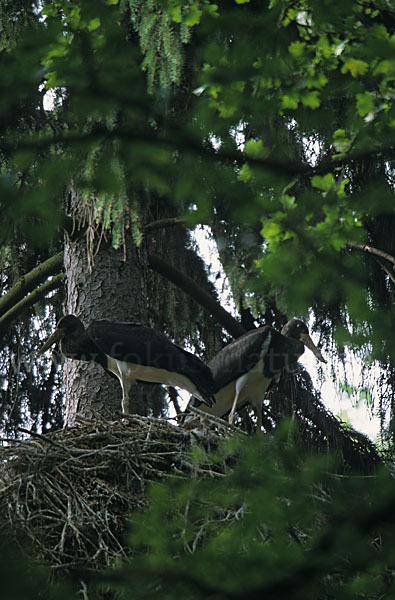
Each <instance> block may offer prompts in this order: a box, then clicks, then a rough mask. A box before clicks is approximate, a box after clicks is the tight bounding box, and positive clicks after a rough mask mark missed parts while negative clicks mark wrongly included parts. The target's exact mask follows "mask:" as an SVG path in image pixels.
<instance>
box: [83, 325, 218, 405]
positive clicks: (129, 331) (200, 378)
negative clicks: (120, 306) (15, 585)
mask: <svg viewBox="0 0 395 600" xmlns="http://www.w3.org/2000/svg"><path fill="white" fill-rule="evenodd" d="M86 332H87V335H88V336H89V337H90V338H91V339H92V340H93V341H94V342H95V344H96V345H97V346H98V348H100V350H101V351H102V352H104V353H105V354H107V355H109V356H111V357H112V358H115V359H117V360H122V361H126V362H130V363H133V364H138V365H144V366H150V367H153V368H157V369H165V370H166V371H170V372H174V373H180V374H182V375H185V376H186V377H188V378H189V379H190V380H191V381H192V382H193V383H194V384H195V385H196V387H197V389H198V390H199V392H200V393H201V394H202V396H203V397H204V398H207V399H208V400H209V399H210V398H211V397H212V396H213V393H214V380H213V377H212V374H211V371H210V369H209V368H208V367H207V366H206V365H205V364H204V363H203V362H202V361H201V360H200V359H199V358H198V357H197V356H195V355H194V354H191V353H190V352H187V351H186V350H183V349H182V348H180V347H179V346H177V345H176V344H173V342H171V341H170V340H169V339H168V338H167V337H166V336H165V335H164V334H163V333H161V332H160V331H157V330H156V329H152V328H151V327H146V326H145V325H141V324H140V323H124V322H122V321H110V320H107V319H100V320H98V321H93V322H92V323H91V324H90V325H89V326H88V328H87V330H86ZM210 403H211V402H210Z"/></svg>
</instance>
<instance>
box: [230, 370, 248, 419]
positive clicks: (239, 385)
mask: <svg viewBox="0 0 395 600" xmlns="http://www.w3.org/2000/svg"><path fill="white" fill-rule="evenodd" d="M246 381H247V378H246V376H245V375H242V376H241V377H239V378H238V379H237V380H236V383H235V397H234V400H233V404H232V408H231V411H230V413H229V417H228V423H229V425H233V421H234V420H235V413H236V409H237V404H238V401H239V397H240V394H241V390H242V389H243V387H244V385H245V383H246Z"/></svg>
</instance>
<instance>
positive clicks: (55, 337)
mask: <svg viewBox="0 0 395 600" xmlns="http://www.w3.org/2000/svg"><path fill="white" fill-rule="evenodd" d="M64 334H65V332H64V330H63V329H55V331H54V332H53V334H52V335H50V336H49V338H48V339H47V341H46V342H45V343H44V344H43V345H42V346H41V348H40V350H39V351H38V352H37V356H41V354H44V352H45V351H46V350H48V348H50V347H51V346H52V345H53V344H55V343H56V342H59V340H61V339H62V338H63V337H64Z"/></svg>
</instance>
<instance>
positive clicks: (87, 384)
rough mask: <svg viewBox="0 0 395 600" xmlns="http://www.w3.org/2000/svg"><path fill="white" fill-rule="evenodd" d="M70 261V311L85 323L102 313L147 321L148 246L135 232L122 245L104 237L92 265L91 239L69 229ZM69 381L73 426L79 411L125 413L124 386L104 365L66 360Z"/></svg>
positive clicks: (135, 393)
mask: <svg viewBox="0 0 395 600" xmlns="http://www.w3.org/2000/svg"><path fill="white" fill-rule="evenodd" d="M125 259H126V260H125ZM64 265H65V273H66V284H67V285H66V289H67V296H66V307H65V313H67V314H75V315H77V316H78V317H80V318H81V320H82V321H83V323H84V324H85V325H88V324H89V323H90V322H91V321H92V320H94V319H101V318H109V319H119V320H122V321H138V322H141V323H146V322H147V288H146V271H147V256H146V252H145V248H144V246H142V247H140V248H136V246H135V245H134V243H133V240H132V239H131V236H127V237H126V239H125V249H121V250H114V248H112V246H111V243H110V241H105V240H102V242H101V245H100V248H99V252H98V253H97V254H96V256H95V259H94V265H93V268H92V269H91V270H89V269H88V256H87V248H86V242H85V239H84V238H83V237H80V236H77V237H74V238H73V239H72V238H71V237H69V236H68V235H67V234H66V240H65V252H64ZM64 382H65V383H64V387H65V396H64V397H65V422H66V424H67V425H72V424H73V423H74V421H75V416H76V413H79V414H80V415H83V416H86V417H90V416H92V415H94V414H95V413H99V414H100V415H102V416H104V417H105V418H113V417H114V415H116V414H119V413H120V411H121V397H122V393H121V386H120V384H119V382H118V381H117V380H116V379H113V378H112V377H110V376H109V375H108V374H107V373H106V372H105V371H104V370H103V369H102V368H101V367H100V366H99V365H97V364H94V363H86V362H82V361H78V360H69V359H65V364H64ZM143 393H144V391H143V387H142V386H141V385H134V386H133V388H132V391H131V406H132V412H136V413H139V414H145V406H144V400H143Z"/></svg>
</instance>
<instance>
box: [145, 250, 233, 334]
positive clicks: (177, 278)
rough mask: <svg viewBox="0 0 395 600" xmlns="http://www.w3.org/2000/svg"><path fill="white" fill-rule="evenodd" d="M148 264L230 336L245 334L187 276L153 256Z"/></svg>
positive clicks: (213, 299) (214, 301)
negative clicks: (196, 304) (207, 313)
mask: <svg viewBox="0 0 395 600" xmlns="http://www.w3.org/2000/svg"><path fill="white" fill-rule="evenodd" d="M148 264H149V266H150V267H151V269H153V270H154V271H156V272H157V273H159V274H160V275H162V276H163V277H166V279H168V280H169V281H171V282H172V283H174V285H176V286H177V287H179V288H180V289H181V290H182V291H183V292H185V293H186V294H188V295H189V296H191V297H192V298H193V299H194V300H196V302H198V303H199V304H200V305H201V306H203V308H205V309H206V310H208V311H209V312H210V313H211V314H212V316H213V317H215V318H216V319H217V320H218V322H219V323H220V324H221V325H222V327H223V328H224V329H226V331H228V332H229V333H230V335H231V336H233V337H234V338H238V337H240V336H241V335H243V333H245V329H244V327H242V325H240V323H239V322H238V321H237V320H236V319H235V318H234V317H232V315H231V314H229V313H228V312H227V311H226V310H225V309H224V308H222V306H221V305H220V304H219V303H218V302H217V300H216V299H215V298H214V297H213V296H211V295H210V294H208V293H207V292H206V291H205V290H203V289H202V288H201V287H200V286H199V285H198V284H197V283H196V282H195V281H194V280H193V279H191V277H188V275H185V274H184V273H182V272H181V271H180V270H179V269H176V268H175V267H173V266H172V265H170V264H169V263H167V262H165V261H164V260H162V259H161V258H159V256H156V255H155V254H149V255H148Z"/></svg>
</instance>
